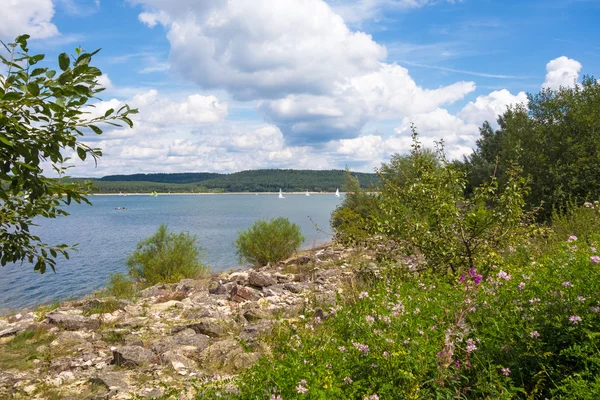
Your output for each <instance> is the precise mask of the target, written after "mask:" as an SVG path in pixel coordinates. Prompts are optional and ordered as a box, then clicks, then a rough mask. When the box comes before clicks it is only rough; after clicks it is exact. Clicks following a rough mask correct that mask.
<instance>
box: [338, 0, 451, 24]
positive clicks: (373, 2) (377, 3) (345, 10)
mask: <svg viewBox="0 0 600 400" xmlns="http://www.w3.org/2000/svg"><path fill="white" fill-rule="evenodd" d="M446 1H447V2H448V3H456V2H460V1H462V0H446ZM329 3H330V4H331V6H332V7H333V8H334V10H335V11H336V12H337V13H338V14H340V15H341V16H342V17H344V20H345V21H346V22H348V23H356V22H361V21H364V20H368V19H377V18H378V17H380V16H381V14H382V12H383V11H384V10H385V9H403V8H404V9H410V8H419V7H424V6H427V5H432V4H437V3H439V1H436V0H329Z"/></svg>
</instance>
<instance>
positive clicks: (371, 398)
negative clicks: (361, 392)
mask: <svg viewBox="0 0 600 400" xmlns="http://www.w3.org/2000/svg"><path fill="white" fill-rule="evenodd" d="M365 400H379V396H377V395H376V394H372V395H370V396H367V397H365Z"/></svg>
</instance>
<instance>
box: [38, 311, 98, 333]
mask: <svg viewBox="0 0 600 400" xmlns="http://www.w3.org/2000/svg"><path fill="white" fill-rule="evenodd" d="M46 319H47V321H48V323H50V324H52V325H56V326H59V327H61V328H63V329H66V330H69V331H78V330H83V329H94V330H95V329H98V328H99V327H100V321H99V320H97V319H91V318H88V317H84V316H82V315H73V314H66V313H60V312H53V313H48V314H46Z"/></svg>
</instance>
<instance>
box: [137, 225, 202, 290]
mask: <svg viewBox="0 0 600 400" xmlns="http://www.w3.org/2000/svg"><path fill="white" fill-rule="evenodd" d="M196 241H197V238H196V236H193V235H190V234H188V233H185V232H180V233H173V232H169V231H168V229H167V226H166V225H165V224H162V225H160V226H159V228H158V230H157V231H156V232H155V233H154V234H153V235H152V236H150V237H148V238H146V239H144V240H142V241H140V242H139V243H138V245H137V248H136V250H135V251H134V252H133V254H131V255H130V256H129V257H127V266H128V267H129V275H130V276H131V277H132V278H133V279H134V280H135V281H137V282H139V283H141V284H142V285H143V286H152V285H155V284H157V283H175V282H178V281H180V280H181V279H185V278H197V277H198V276H201V275H203V274H205V273H206V272H207V270H208V268H207V267H206V266H205V265H204V264H203V263H202V261H201V258H202V257H201V256H202V253H201V251H202V248H199V247H198V246H197V245H196Z"/></svg>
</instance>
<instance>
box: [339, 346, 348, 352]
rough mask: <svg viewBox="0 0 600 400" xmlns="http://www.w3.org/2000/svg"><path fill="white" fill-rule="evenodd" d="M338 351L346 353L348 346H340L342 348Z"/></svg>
mask: <svg viewBox="0 0 600 400" xmlns="http://www.w3.org/2000/svg"><path fill="white" fill-rule="evenodd" d="M338 350H339V351H341V352H344V351H346V346H340V347H338Z"/></svg>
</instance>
